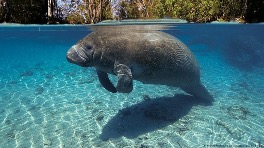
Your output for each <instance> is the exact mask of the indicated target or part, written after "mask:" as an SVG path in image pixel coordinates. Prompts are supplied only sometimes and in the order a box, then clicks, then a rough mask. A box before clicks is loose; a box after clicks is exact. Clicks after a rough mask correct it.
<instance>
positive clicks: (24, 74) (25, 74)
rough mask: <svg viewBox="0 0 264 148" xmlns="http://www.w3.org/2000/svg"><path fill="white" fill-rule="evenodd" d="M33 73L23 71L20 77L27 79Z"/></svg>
mask: <svg viewBox="0 0 264 148" xmlns="http://www.w3.org/2000/svg"><path fill="white" fill-rule="evenodd" d="M33 74H34V73H33V72H32V71H30V70H27V71H24V72H22V73H21V74H20V77H29V76H33Z"/></svg>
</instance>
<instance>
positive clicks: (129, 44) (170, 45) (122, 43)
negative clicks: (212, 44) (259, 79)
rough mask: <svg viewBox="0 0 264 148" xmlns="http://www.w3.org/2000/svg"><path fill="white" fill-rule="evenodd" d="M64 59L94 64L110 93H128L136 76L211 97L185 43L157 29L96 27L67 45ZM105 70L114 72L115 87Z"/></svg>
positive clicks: (80, 63)
mask: <svg viewBox="0 0 264 148" xmlns="http://www.w3.org/2000/svg"><path fill="white" fill-rule="evenodd" d="M67 60H68V61H69V62H70V63H74V64H77V65H79V66H82V67H95V68H96V70H97V74H98V78H99V81H100V83H101V84H102V86H103V87H104V88H105V89H107V90H108V91H110V92H112V93H115V92H121V93H129V92H131V91H132V89H133V80H138V81H141V82H142V83H145V84H160V85H167V86H173V87H180V88H181V89H182V90H184V91H185V92H187V93H189V94H191V95H193V96H195V97H197V98H201V99H205V100H209V101H213V100H214V99H213V97H212V96H211V95H210V94H209V93H208V91H207V90H206V88H205V87H204V86H203V85H202V84H201V81H200V68H199V65H198V63H197V61H196V60H195V58H194V56H193V54H192V53H191V51H190V50H189V49H188V47H187V46H185V45H184V44H183V43H182V42H181V41H179V40H178V39H177V38H175V37H173V36H171V35H169V34H166V33H164V32H161V31H157V30H131V29H128V28H126V29H123V30H122V29H118V27H117V28H115V27H112V28H111V27H109V28H107V29H101V30H100V29H97V30H95V31H94V32H92V33H91V34H89V35H88V36H86V37H85V38H84V39H82V40H80V41H79V42H78V43H77V44H76V45H74V46H72V47H71V49H69V51H68V52H67ZM108 73H109V74H114V75H117V77H118V82H117V85H116V87H115V86H114V85H113V84H112V83H111V81H110V80H109V78H108Z"/></svg>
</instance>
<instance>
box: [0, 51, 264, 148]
mask: <svg viewBox="0 0 264 148" xmlns="http://www.w3.org/2000/svg"><path fill="white" fill-rule="evenodd" d="M209 57H210V58H209ZM50 60H52V59H50ZM198 60H199V63H200V65H201V75H202V82H203V84H204V85H206V87H207V88H208V90H209V91H210V92H211V93H212V95H213V96H214V98H215V100H216V101H215V102H214V103H213V104H212V105H207V104H204V103H203V102H199V101H198V100H197V99H195V98H193V97H192V96H189V95H187V94H185V93H184V92H182V91H181V90H179V89H177V88H170V87H166V86H157V85H144V84H142V83H140V82H135V83H134V84H135V85H134V86H135V87H134V90H133V92H132V93H130V94H111V93H109V92H107V91H106V90H104V88H102V87H101V86H100V84H99V81H98V79H97V76H96V73H95V70H94V69H91V68H90V69H85V68H81V67H78V66H75V65H71V64H69V63H67V62H66V60H65V61H64V62H60V61H59V60H58V61H57V62H56V59H53V61H49V60H46V61H42V62H39V63H34V62H33V63H32V62H24V63H23V62H18V61H15V60H13V61H1V63H3V65H5V66H3V68H1V69H0V73H1V80H0V139H1V140H0V147H168V148H169V147H204V146H210V145H228V146H230V145H232V146H234V147H235V146H242V145H245V146H259V145H260V146H262V147H263V146H264V145H263V144H264V124H263V123H264V114H263V112H264V101H263V99H264V94H263V92H264V80H263V74H264V72H263V71H264V70H263V69H256V70H254V71H253V72H240V71H238V70H236V69H235V68H233V67H231V66H228V65H227V64H226V63H225V62H224V61H223V60H222V59H220V58H219V57H217V56H210V55H209V56H208V55H206V54H205V55H203V54H200V55H198ZM111 79H112V81H114V82H115V81H116V78H115V77H111Z"/></svg>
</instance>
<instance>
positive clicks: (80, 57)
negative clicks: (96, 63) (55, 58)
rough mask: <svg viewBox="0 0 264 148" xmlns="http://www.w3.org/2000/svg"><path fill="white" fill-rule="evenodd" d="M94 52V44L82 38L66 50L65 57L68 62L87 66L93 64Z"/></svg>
mask: <svg viewBox="0 0 264 148" xmlns="http://www.w3.org/2000/svg"><path fill="white" fill-rule="evenodd" d="M94 52H95V46H94V45H93V43H92V42H87V41H86V40H82V41H80V42H79V43H77V44H76V45H73V46H72V47H71V48H70V49H69V50H68V52H67V56H66V58H67V60H68V62H70V63H73V64H77V65H79V66H82V67H89V66H92V64H93V56H94Z"/></svg>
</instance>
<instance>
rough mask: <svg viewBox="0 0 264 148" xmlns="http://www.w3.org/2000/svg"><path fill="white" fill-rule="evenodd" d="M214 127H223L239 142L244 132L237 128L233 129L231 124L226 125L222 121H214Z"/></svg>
mask: <svg viewBox="0 0 264 148" xmlns="http://www.w3.org/2000/svg"><path fill="white" fill-rule="evenodd" d="M215 123H216V125H218V126H221V127H223V128H224V129H225V130H226V131H227V132H228V133H229V134H230V135H231V136H232V137H233V138H235V139H237V140H240V139H241V138H242V136H243V134H244V132H243V131H242V130H240V129H238V128H235V127H233V126H232V125H231V124H228V123H227V122H226V121H224V119H221V118H220V119H218V120H216V122H215Z"/></svg>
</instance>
